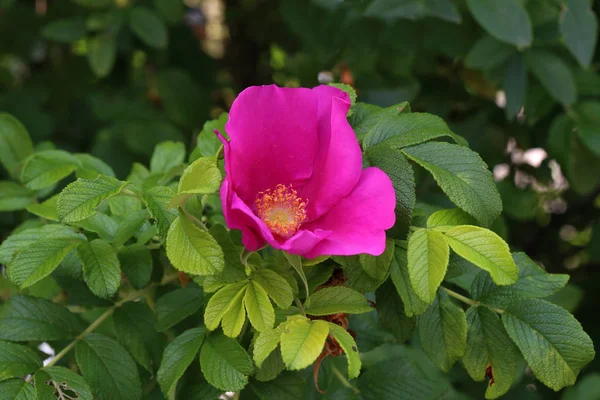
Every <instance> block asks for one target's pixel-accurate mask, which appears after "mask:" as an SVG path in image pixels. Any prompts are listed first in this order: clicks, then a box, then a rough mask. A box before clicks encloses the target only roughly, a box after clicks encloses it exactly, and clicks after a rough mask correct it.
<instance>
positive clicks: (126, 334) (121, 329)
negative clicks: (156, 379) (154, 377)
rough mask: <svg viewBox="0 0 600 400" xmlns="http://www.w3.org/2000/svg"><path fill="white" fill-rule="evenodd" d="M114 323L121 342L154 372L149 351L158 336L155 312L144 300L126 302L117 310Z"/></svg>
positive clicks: (145, 366) (138, 360) (149, 370)
mask: <svg viewBox="0 0 600 400" xmlns="http://www.w3.org/2000/svg"><path fill="white" fill-rule="evenodd" d="M113 324H114V327H115V333H116V337H117V340H118V341H119V343H121V344H122V345H123V347H125V348H126V349H127V351H129V354H131V356H132V357H133V358H134V359H135V361H137V362H138V363H139V364H140V365H141V366H142V367H144V368H145V369H146V370H147V371H148V372H151V373H152V372H154V369H153V368H152V356H151V354H150V351H149V346H150V345H151V344H152V342H156V340H157V336H158V333H157V332H156V315H155V314H154V312H152V310H150V308H148V306H147V305H146V304H144V303H142V302H129V303H125V304H123V305H122V306H121V307H119V308H117V309H116V310H115V312H114V314H113Z"/></svg>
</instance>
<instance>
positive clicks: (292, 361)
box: [281, 286, 341, 370]
mask: <svg viewBox="0 0 600 400" xmlns="http://www.w3.org/2000/svg"><path fill="white" fill-rule="evenodd" d="M338 287H340V288H341V286H338ZM328 334H329V325H328V324H327V322H325V321H321V320H312V321H311V320H308V319H304V318H298V319H294V320H291V321H288V322H286V323H285V328H284V329H283V332H282V334H281V356H282V357H283V362H284V363H285V365H286V367H287V368H288V369H292V370H294V369H304V368H306V367H308V366H309V365H311V364H312V363H313V362H315V360H316V359H317V357H319V354H321V351H322V350H323V346H324V345H325V339H327V335H328Z"/></svg>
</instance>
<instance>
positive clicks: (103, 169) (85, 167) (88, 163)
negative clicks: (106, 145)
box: [73, 153, 115, 180]
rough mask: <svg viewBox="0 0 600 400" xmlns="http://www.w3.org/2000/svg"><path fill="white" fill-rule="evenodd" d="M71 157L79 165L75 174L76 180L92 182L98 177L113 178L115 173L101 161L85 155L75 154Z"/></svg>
mask: <svg viewBox="0 0 600 400" xmlns="http://www.w3.org/2000/svg"><path fill="white" fill-rule="evenodd" d="M73 155H74V156H75V158H77V159H78V160H79V163H80V164H81V167H80V168H79V169H78V170H77V173H76V175H77V177H78V178H83V179H90V180H93V179H96V178H98V176H100V175H105V176H111V177H113V178H114V177H115V171H113V169H112V168H111V166H110V165H108V164H107V163H105V162H104V161H102V160H101V159H99V158H96V157H94V156H92V155H90V154H86V153H76V154H73Z"/></svg>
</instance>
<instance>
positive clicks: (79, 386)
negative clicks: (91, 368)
mask: <svg viewBox="0 0 600 400" xmlns="http://www.w3.org/2000/svg"><path fill="white" fill-rule="evenodd" d="M40 373H41V374H43V375H44V379H42V380H41V382H40V381H39V380H38V379H37V378H38V374H40ZM41 374H40V375H41ZM35 376H36V381H35V382H36V389H37V390H38V400H41V399H42V397H40V396H39V388H38V383H43V384H45V385H46V384H47V385H50V386H51V387H52V393H54V390H55V386H54V385H55V384H56V385H60V386H62V388H63V390H64V389H66V391H67V392H74V393H76V394H77V396H78V397H77V398H78V399H79V400H93V395H92V390H91V389H90V387H89V385H88V384H87V382H86V381H85V380H84V379H83V378H82V377H81V375H78V374H76V373H75V372H73V371H71V370H70V369H67V368H64V367H54V366H52V367H46V368H44V369H42V370H41V371H39V372H38V373H37V374H35ZM47 378H49V379H47ZM49 380H50V381H51V382H49V383H47V382H48V381H49Z"/></svg>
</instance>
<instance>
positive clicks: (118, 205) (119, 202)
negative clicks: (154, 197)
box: [108, 179, 142, 217]
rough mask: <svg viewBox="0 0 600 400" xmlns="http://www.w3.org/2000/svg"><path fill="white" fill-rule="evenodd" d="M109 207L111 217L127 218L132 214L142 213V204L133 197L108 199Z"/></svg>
mask: <svg viewBox="0 0 600 400" xmlns="http://www.w3.org/2000/svg"><path fill="white" fill-rule="evenodd" d="M128 180H129V179H128ZM108 207H109V209H110V213H111V215H113V216H117V215H118V216H124V217H127V216H128V215H129V214H131V213H134V212H136V211H140V210H141V208H142V202H141V201H140V199H139V198H137V197H133V196H116V197H111V198H110V199H108Z"/></svg>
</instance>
